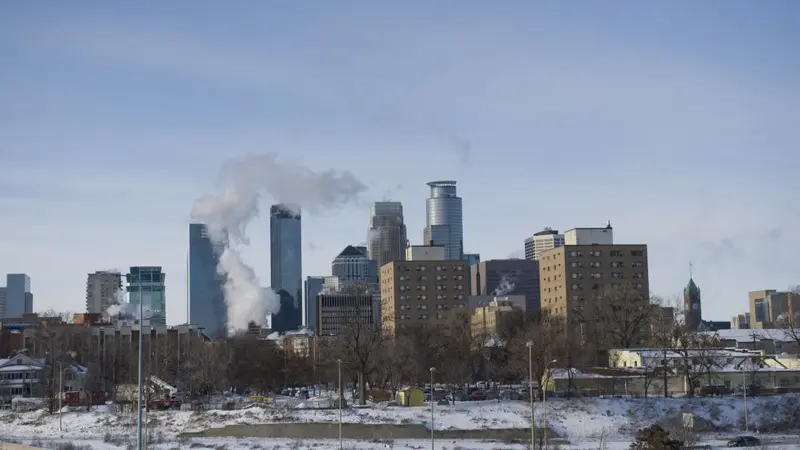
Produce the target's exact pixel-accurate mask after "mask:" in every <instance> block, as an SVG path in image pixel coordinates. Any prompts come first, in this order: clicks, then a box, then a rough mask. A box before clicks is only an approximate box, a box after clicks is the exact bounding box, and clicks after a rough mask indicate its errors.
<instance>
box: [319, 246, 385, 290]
mask: <svg viewBox="0 0 800 450" xmlns="http://www.w3.org/2000/svg"><path fill="white" fill-rule="evenodd" d="M365 250H366V249H364V248H363V247H361V248H359V247H354V246H352V245H348V246H347V247H345V248H344V250H342V251H341V252H340V253H339V254H338V255H336V258H334V259H333V262H332V263H331V273H332V274H333V276H335V277H338V278H339V281H340V282H342V283H345V284H353V285H356V284H358V285H367V286H370V287H373V288H374V287H375V285H376V283H377V282H378V268H377V264H376V261H375V260H372V259H369V257H368V256H367V253H366V251H365Z"/></svg>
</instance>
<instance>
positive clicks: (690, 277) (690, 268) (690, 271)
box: [689, 259, 693, 279]
mask: <svg viewBox="0 0 800 450" xmlns="http://www.w3.org/2000/svg"><path fill="white" fill-rule="evenodd" d="M692 266H693V265H692V260H691V259H690V260H689V279H692V278H693V277H692Z"/></svg>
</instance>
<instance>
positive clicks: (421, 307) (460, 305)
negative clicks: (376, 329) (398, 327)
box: [400, 303, 464, 311]
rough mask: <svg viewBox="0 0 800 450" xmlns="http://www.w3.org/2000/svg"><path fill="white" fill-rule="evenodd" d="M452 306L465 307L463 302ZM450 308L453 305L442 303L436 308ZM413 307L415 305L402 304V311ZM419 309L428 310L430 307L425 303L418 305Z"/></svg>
mask: <svg viewBox="0 0 800 450" xmlns="http://www.w3.org/2000/svg"><path fill="white" fill-rule="evenodd" d="M452 307H453V308H463V307H464V304H463V303H459V304H457V305H452ZM450 308H451V305H446V304H442V303H439V304H436V309H450ZM411 309H414V306H413V305H400V311H408V310H411ZM417 309H419V310H426V309H428V305H425V304H420V305H417Z"/></svg>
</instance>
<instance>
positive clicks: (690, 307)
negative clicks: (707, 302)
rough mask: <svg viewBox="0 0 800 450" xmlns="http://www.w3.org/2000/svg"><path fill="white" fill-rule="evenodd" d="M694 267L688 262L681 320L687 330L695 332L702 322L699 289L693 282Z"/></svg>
mask: <svg viewBox="0 0 800 450" xmlns="http://www.w3.org/2000/svg"><path fill="white" fill-rule="evenodd" d="M693 269H694V265H693V264H692V262H691V261H689V282H688V283H686V287H685V288H683V318H684V321H685V322H686V327H687V328H688V329H689V330H692V331H697V329H698V328H699V327H700V325H701V323H702V322H703V312H702V308H701V295H700V288H699V287H698V286H697V283H695V282H694V273H693Z"/></svg>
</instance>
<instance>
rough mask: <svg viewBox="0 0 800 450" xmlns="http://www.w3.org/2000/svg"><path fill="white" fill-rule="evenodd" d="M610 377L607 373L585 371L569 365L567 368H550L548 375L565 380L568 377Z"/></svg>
mask: <svg viewBox="0 0 800 450" xmlns="http://www.w3.org/2000/svg"><path fill="white" fill-rule="evenodd" d="M570 374H572V377H571V378H573V379H574V378H612V377H610V376H608V375H600V374H599V373H587V372H581V371H580V370H578V369H576V368H574V367H570V368H569V369H550V376H551V377H552V378H553V379H556V380H566V379H569V378H570Z"/></svg>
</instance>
